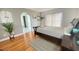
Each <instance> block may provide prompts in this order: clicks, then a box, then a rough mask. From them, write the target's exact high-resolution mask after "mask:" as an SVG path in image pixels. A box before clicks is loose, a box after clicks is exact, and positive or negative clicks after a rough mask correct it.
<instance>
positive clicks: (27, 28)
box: [21, 12, 31, 33]
mask: <svg viewBox="0 0 79 59" xmlns="http://www.w3.org/2000/svg"><path fill="white" fill-rule="evenodd" d="M21 24H22V29H23V33H28V32H31V17H30V15H29V14H27V13H26V12H24V13H22V14H21Z"/></svg>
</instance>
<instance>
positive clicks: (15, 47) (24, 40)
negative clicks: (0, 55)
mask: <svg viewBox="0 0 79 59" xmlns="http://www.w3.org/2000/svg"><path fill="white" fill-rule="evenodd" d="M33 39H34V35H33V33H27V34H24V35H21V36H18V37H16V38H15V39H13V40H6V41H3V42H0V49H1V50H3V51H34V49H33V48H32V47H31V46H30V45H29V44H28V43H29V42H30V41H31V40H33Z"/></svg>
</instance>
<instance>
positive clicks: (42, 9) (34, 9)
mask: <svg viewBox="0 0 79 59" xmlns="http://www.w3.org/2000/svg"><path fill="white" fill-rule="evenodd" d="M30 9H31V10H33V11H36V12H45V11H49V10H53V9H55V8H30Z"/></svg>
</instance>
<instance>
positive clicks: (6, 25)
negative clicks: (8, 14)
mask: <svg viewBox="0 0 79 59" xmlns="http://www.w3.org/2000/svg"><path fill="white" fill-rule="evenodd" d="M2 26H3V27H4V30H5V31H6V32H7V33H8V34H9V38H10V40H11V39H12V38H14V34H13V23H12V22H7V23H2Z"/></svg>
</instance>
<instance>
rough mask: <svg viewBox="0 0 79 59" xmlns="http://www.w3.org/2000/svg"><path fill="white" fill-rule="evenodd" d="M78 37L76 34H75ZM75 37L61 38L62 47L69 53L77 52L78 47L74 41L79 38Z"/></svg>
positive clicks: (66, 36)
mask: <svg viewBox="0 0 79 59" xmlns="http://www.w3.org/2000/svg"><path fill="white" fill-rule="evenodd" d="M77 36H78V34H77ZM77 36H76V35H74V36H68V35H64V36H63V38H62V44H61V46H62V47H65V48H67V49H68V50H70V51H72V50H73V51H79V45H77V44H76V39H78V40H79V38H78V37H77Z"/></svg>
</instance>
